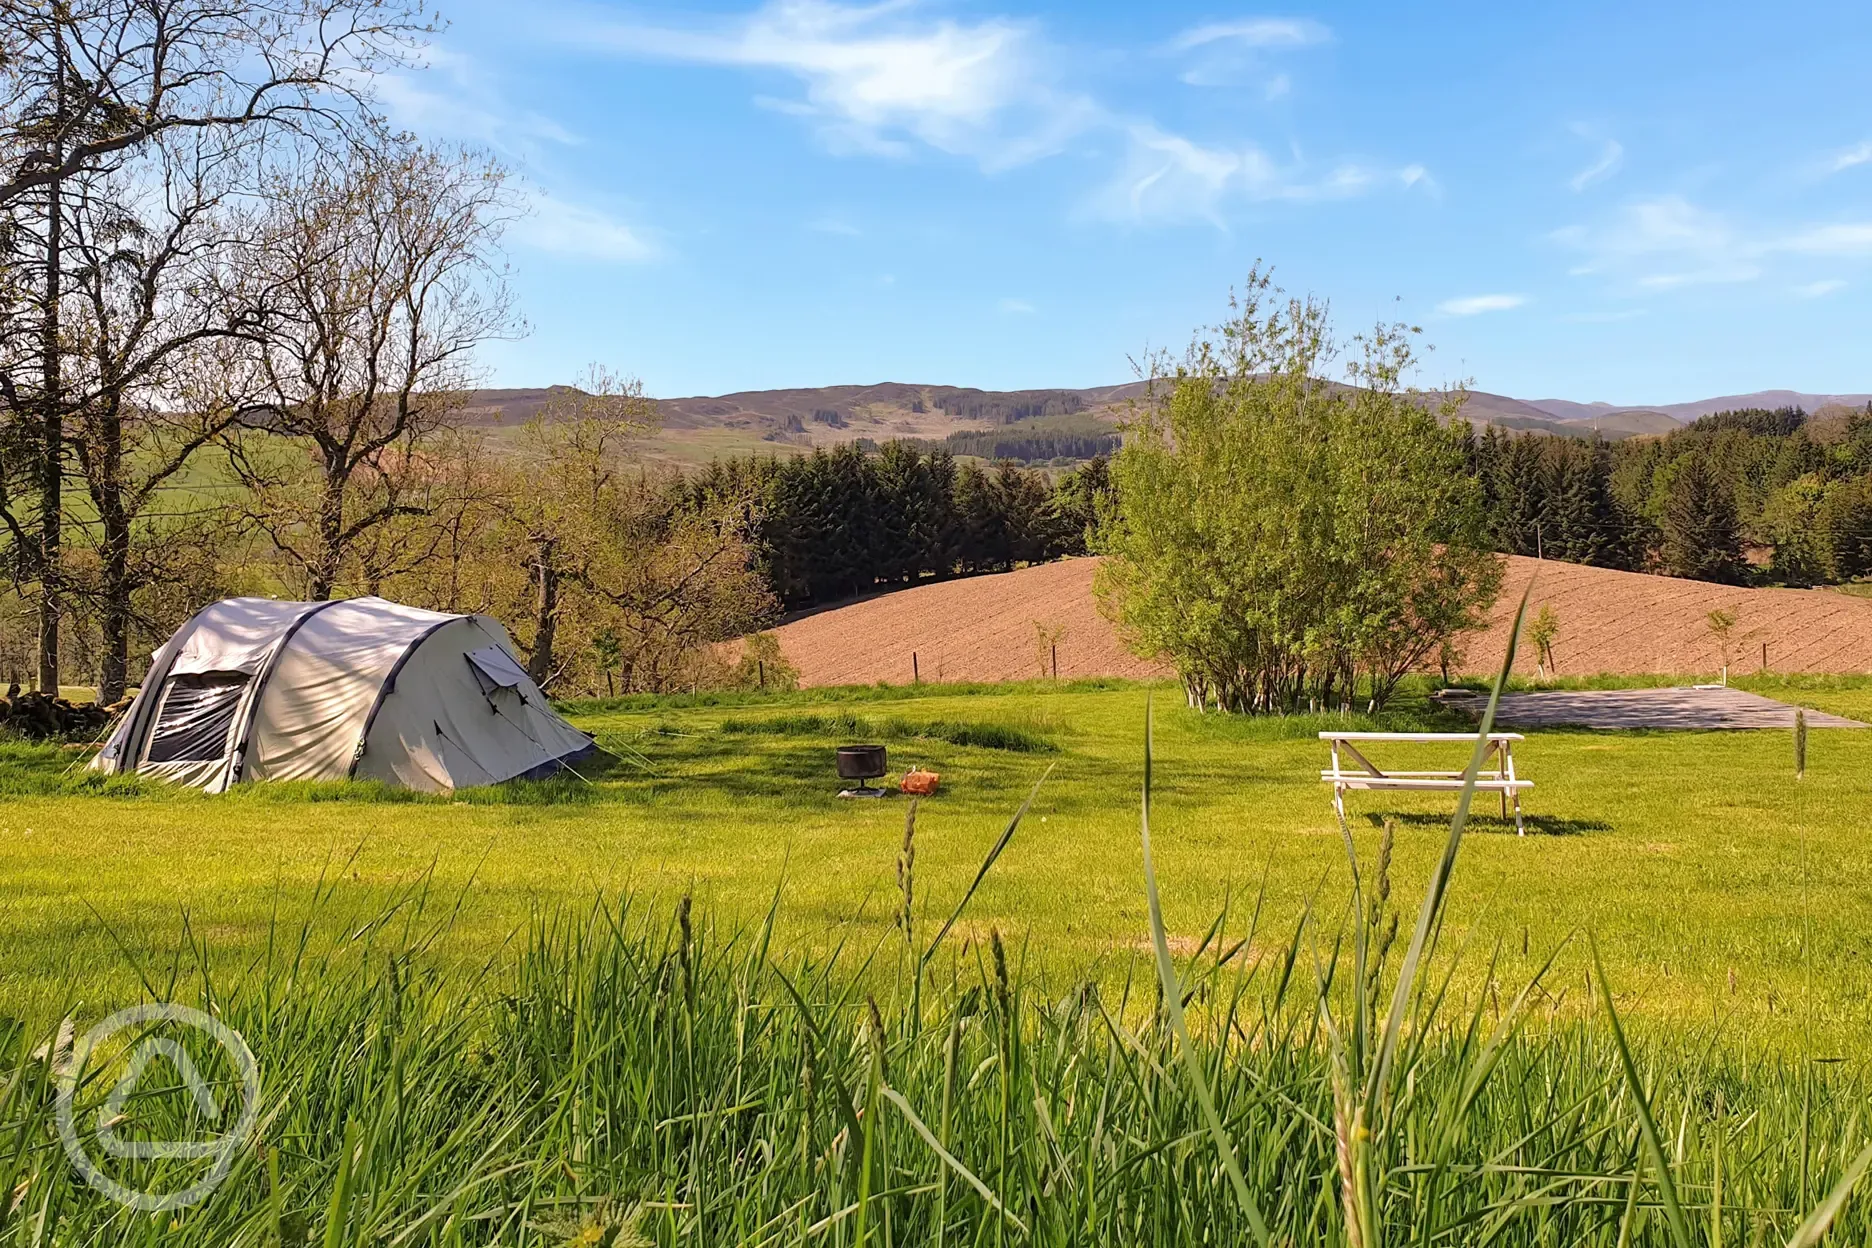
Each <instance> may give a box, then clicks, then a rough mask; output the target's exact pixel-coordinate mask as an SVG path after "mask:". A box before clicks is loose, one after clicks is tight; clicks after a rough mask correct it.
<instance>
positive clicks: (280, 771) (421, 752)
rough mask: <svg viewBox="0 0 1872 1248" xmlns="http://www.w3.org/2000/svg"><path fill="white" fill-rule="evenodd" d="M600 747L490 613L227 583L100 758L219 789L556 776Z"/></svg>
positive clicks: (148, 681)
mask: <svg viewBox="0 0 1872 1248" xmlns="http://www.w3.org/2000/svg"><path fill="white" fill-rule="evenodd" d="M596 749H597V747H596V746H595V745H594V744H593V743H592V739H591V738H590V737H589V736H587V735H586V734H584V733H582V732H580V731H579V730H578V729H576V728H574V727H573V726H572V725H571V724H568V723H567V722H566V721H565V720H563V719H561V718H560V717H559V715H558V713H557V712H555V711H554V710H553V709H552V707H551V706H550V705H549V704H548V703H547V701H546V697H545V695H544V694H542V693H541V692H540V690H539V686H537V685H535V684H534V683H533V682H532V680H530V679H529V678H528V677H527V674H526V672H525V670H524V669H523V668H522V667H521V665H520V664H519V662H518V661H517V660H516V659H515V658H514V655H513V649H512V647H511V645H510V644H509V643H508V639H507V632H506V630H505V629H503V628H502V627H501V626H500V625H499V624H498V623H496V622H494V621H493V620H490V619H487V618H486V617H484V616H479V615H445V614H443V613H441V612H437V611H424V610H421V609H419V608H416V607H406V606H403V605H401V604H399V603H394V602H388V601H386V600H384V599H382V598H351V599H347V600H344V601H339V602H279V601H276V600H274V599H271V598H229V599H227V600H226V601H223V602H217V603H215V604H214V605H213V606H210V607H207V608H205V609H204V610H202V611H201V612H199V613H197V614H196V615H195V616H194V617H193V618H192V619H190V620H189V621H188V623H186V624H184V625H183V626H182V627H181V628H180V629H178V630H177V631H176V634H175V636H173V637H171V638H170V639H169V640H168V641H167V642H166V643H164V644H163V646H162V647H161V648H160V649H159V650H157V651H156V653H155V655H154V656H153V658H152V660H151V664H150V670H149V675H148V676H146V677H145V678H144V681H143V686H142V689H141V691H140V692H138V694H137V696H136V700H135V701H134V702H133V703H131V705H130V708H129V710H128V711H127V712H126V713H125V714H124V718H123V721H122V722H121V723H120V724H118V726H117V729H116V731H115V732H114V733H112V734H111V738H110V740H109V741H108V742H107V743H106V744H105V746H104V749H103V751H102V752H101V753H99V755H98V756H97V758H95V759H93V760H92V763H91V766H92V768H93V770H97V771H103V772H108V773H115V772H135V773H137V774H139V775H145V776H152V777H156V778H158V779H162V780H168V781H172V782H174V783H176V784H186V785H192V786H194V787H195V788H199V789H205V790H207V791H208V792H210V793H219V792H222V791H223V790H225V789H226V788H227V787H228V786H229V785H232V784H239V783H242V782H244V781H249V780H343V779H345V778H347V777H356V778H358V779H368V780H381V781H384V782H385V783H387V784H394V785H398V786H401V787H405V788H411V789H419V790H421V791H423V792H428V793H448V792H452V791H454V790H455V789H461V788H467V787H470V786H472V785H477V784H498V783H500V782H501V781H503V780H513V779H520V778H529V779H531V778H542V777H545V776H548V775H551V774H553V773H554V772H556V771H559V770H560V769H562V768H565V767H567V765H568V764H572V763H576V762H577V761H578V760H579V759H580V758H582V757H584V756H585V755H588V754H591V753H594V752H595V751H596Z"/></svg>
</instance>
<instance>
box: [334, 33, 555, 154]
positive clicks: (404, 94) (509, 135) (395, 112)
mask: <svg viewBox="0 0 1872 1248" xmlns="http://www.w3.org/2000/svg"><path fill="white" fill-rule="evenodd" d="M423 57H424V60H426V61H427V62H428V68H427V69H425V70H422V71H420V72H402V71H399V72H395V73H386V74H382V75H380V76H378V77H377V78H375V79H373V80H372V81H371V83H370V86H371V87H372V88H373V89H374V90H375V91H376V94H377V97H378V99H379V100H380V101H381V102H382V104H383V106H384V109H385V111H386V112H387V113H388V114H389V116H390V119H391V120H392V121H394V122H395V123H396V124H397V125H398V126H400V127H402V128H404V129H407V130H411V131H414V132H415V133H417V134H420V135H423V136H425V137H431V138H450V139H467V140H471V141H473V142H475V143H480V144H484V145H486V146H488V147H491V148H493V149H495V150H496V151H500V152H504V153H506V154H508V155H510V156H519V157H522V158H524V157H527V156H529V155H533V154H535V153H537V152H538V151H539V150H541V148H542V146H543V145H548V144H550V145H553V146H559V147H567V146H575V145H577V144H578V143H579V142H580V138H579V136H578V135H576V134H574V133H573V132H572V131H571V130H569V129H567V128H566V127H565V126H563V125H561V124H560V123H559V122H558V121H555V120H554V119H553V118H551V117H548V116H546V115H545V114H543V113H539V112H536V111H534V110H531V109H526V108H520V107H518V106H516V105H514V104H512V103H510V102H509V101H508V100H507V98H506V96H505V94H504V93H503V92H502V90H501V88H500V86H499V84H498V83H497V82H496V80H495V78H494V76H493V75H491V74H490V73H488V72H487V71H486V70H485V69H484V68H483V67H482V65H481V64H480V63H479V62H478V61H476V60H475V59H474V58H472V57H469V56H467V55H465V54H463V53H459V52H454V51H450V50H448V49H445V48H439V47H431V48H428V49H425V51H424V54H423Z"/></svg>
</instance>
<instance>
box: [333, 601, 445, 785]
mask: <svg viewBox="0 0 1872 1248" xmlns="http://www.w3.org/2000/svg"><path fill="white" fill-rule="evenodd" d="M459 618H461V617H459V616H451V617H449V618H448V619H446V620H442V621H439V622H438V623H435V624H431V625H430V626H429V627H428V628H425V629H424V630H423V631H422V632H421V633H419V634H417V636H416V639H415V640H414V641H412V642H410V644H409V645H408V646H406V647H404V649H403V653H402V654H399V655H398V656H397V661H396V662H395V663H392V664H391V665H390V672H389V674H388V675H386V676H385V677H384V681H383V684H381V685H379V686H377V696H376V697H375V698H373V699H372V700H371V706H370V710H369V711H367V712H366V713H365V715H364V727H363V728H362V729H360V730H359V732H358V739H357V748H356V749H355V750H353V751H351V766H350V767H348V768H347V769H346V770H345V779H347V780H355V779H357V769H358V764H359V763H361V762H363V761H364V743H365V742H367V741H369V740H370V730H371V726H372V725H374V724H375V723H376V722H377V712H378V711H381V710H382V709H383V704H384V699H385V698H387V697H389V696H390V694H391V693H392V692H394V691H395V689H396V680H397V673H399V672H401V671H402V670H403V665H404V664H406V663H408V662H409V661H410V656H411V655H413V654H415V653H416V652H417V651H418V650H420V649H422V644H423V642H425V641H428V640H429V639H430V638H431V637H433V636H435V634H436V632H437V631H438V630H440V629H442V628H444V627H446V626H447V625H450V624H453V623H455V621H456V620H457V619H459ZM469 618H470V619H472V618H474V617H472V616H470V617H469Z"/></svg>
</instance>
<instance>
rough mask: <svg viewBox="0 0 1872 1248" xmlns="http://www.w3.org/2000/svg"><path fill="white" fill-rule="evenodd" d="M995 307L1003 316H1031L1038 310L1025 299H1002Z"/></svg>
mask: <svg viewBox="0 0 1872 1248" xmlns="http://www.w3.org/2000/svg"><path fill="white" fill-rule="evenodd" d="M995 306H996V307H997V308H998V309H999V310H1000V312H1001V315H1003V316H1032V315H1033V314H1034V313H1035V312H1037V311H1039V309H1038V308H1036V307H1034V305H1033V304H1031V303H1028V302H1027V301H1026V300H1025V299H1003V300H1002V301H1001V302H1000V303H998V304H996V305H995Z"/></svg>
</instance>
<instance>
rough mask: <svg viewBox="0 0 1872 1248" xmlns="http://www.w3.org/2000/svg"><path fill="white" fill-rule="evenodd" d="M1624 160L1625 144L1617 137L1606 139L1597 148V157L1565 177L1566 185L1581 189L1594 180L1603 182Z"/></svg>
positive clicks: (1575, 189) (1577, 189)
mask: <svg viewBox="0 0 1872 1248" xmlns="http://www.w3.org/2000/svg"><path fill="white" fill-rule="evenodd" d="M1624 161H1625V145H1624V144H1622V143H1620V142H1619V141H1618V140H1617V139H1607V140H1606V141H1605V146H1604V147H1602V148H1601V149H1600V150H1599V158H1598V159H1597V160H1595V161H1593V163H1592V164H1590V165H1587V166H1586V167H1585V168H1584V169H1582V170H1580V171H1579V172H1578V173H1576V174H1574V175H1573V176H1572V177H1570V178H1568V179H1567V185H1568V186H1570V187H1572V188H1573V189H1574V191H1576V192H1577V191H1583V190H1585V189H1586V188H1587V187H1589V186H1591V185H1592V184H1593V183H1595V182H1603V181H1604V180H1605V179H1607V178H1609V177H1611V176H1612V175H1613V174H1614V173H1616V172H1617V171H1618V167H1619V166H1620V165H1621V164H1623V163H1624Z"/></svg>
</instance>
